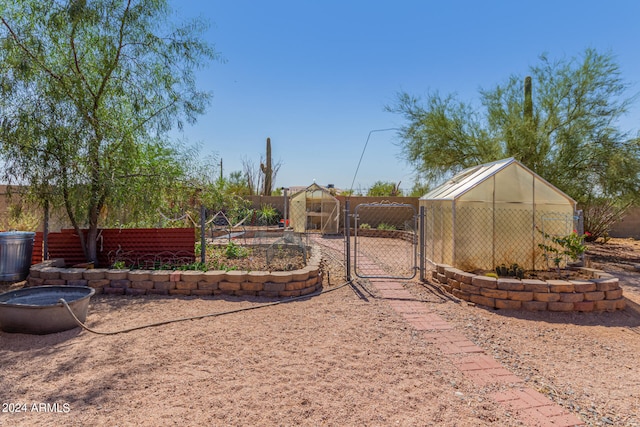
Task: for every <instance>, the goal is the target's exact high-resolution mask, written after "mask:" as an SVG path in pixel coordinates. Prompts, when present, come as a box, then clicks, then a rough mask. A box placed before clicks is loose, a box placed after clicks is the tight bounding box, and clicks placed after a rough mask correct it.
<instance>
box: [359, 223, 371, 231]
mask: <svg viewBox="0 0 640 427" xmlns="http://www.w3.org/2000/svg"><path fill="white" fill-rule="evenodd" d="M358 228H361V229H363V230H369V229H371V226H370V225H369V224H367V223H366V222H363V223H362V224H360V226H359V227H358Z"/></svg>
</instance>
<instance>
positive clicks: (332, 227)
mask: <svg viewBox="0 0 640 427" xmlns="http://www.w3.org/2000/svg"><path fill="white" fill-rule="evenodd" d="M289 215H290V218H291V228H292V229H293V231H294V232H296V233H306V232H307V231H320V232H321V233H322V234H337V233H338V231H339V226H340V202H339V201H338V199H336V198H335V197H333V196H332V195H331V193H329V191H327V190H326V189H324V188H323V187H321V186H319V185H318V184H316V183H313V184H311V185H310V186H309V187H307V188H306V189H305V190H303V191H300V192H298V193H297V194H294V195H293V196H292V198H291V202H290V203H289Z"/></svg>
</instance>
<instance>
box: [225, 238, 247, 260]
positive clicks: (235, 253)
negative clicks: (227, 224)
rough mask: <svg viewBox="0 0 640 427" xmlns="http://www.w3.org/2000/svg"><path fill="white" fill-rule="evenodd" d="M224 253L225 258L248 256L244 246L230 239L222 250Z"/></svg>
mask: <svg viewBox="0 0 640 427" xmlns="http://www.w3.org/2000/svg"><path fill="white" fill-rule="evenodd" d="M224 254H225V256H226V257H227V258H232V259H235V258H246V257H247V256H249V249H247V248H244V247H242V246H240V245H238V244H237V243H235V242H233V241H230V242H229V243H227V246H226V248H225V250H224Z"/></svg>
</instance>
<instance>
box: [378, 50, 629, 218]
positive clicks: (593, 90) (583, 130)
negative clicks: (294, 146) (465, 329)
mask: <svg viewBox="0 0 640 427" xmlns="http://www.w3.org/2000/svg"><path fill="white" fill-rule="evenodd" d="M530 73H531V79H530V80H529V79H526V80H525V79H523V78H522V77H521V76H515V75H514V76H511V77H510V78H509V79H508V80H507V82H506V83H504V84H501V85H498V86H496V87H495V88H493V89H490V90H483V91H481V92H480V100H481V103H482V106H483V107H484V108H483V109H476V108H474V107H472V106H471V105H470V104H466V103H463V102H460V101H458V100H457V99H456V97H455V96H453V95H449V96H444V97H443V96H440V95H439V94H438V93H432V94H429V95H428V96H427V97H426V99H425V100H424V102H423V100H421V99H419V98H417V97H414V96H411V95H409V94H407V93H400V94H399V96H398V100H397V103H396V104H395V105H392V106H390V107H387V109H388V110H389V111H391V112H394V113H398V114H400V115H402V116H403V117H404V118H405V120H406V124H405V125H404V126H403V128H402V130H401V131H400V137H401V139H402V142H401V147H402V149H403V153H404V156H405V157H406V159H407V160H408V161H409V162H411V163H413V164H414V166H415V167H416V169H417V171H418V172H419V173H420V174H421V175H422V176H423V177H425V178H427V179H428V180H429V181H435V180H440V179H442V178H443V177H446V176H448V175H450V174H452V173H454V172H457V171H459V170H462V169H464V168H467V167H471V166H475V165H477V164H480V163H485V162H490V161H494V160H498V159H501V158H505V157H515V158H516V159H518V160H520V161H521V162H522V163H523V164H525V165H526V166H527V167H529V168H530V169H532V170H533V171H534V172H536V173H538V174H539V175H540V176H542V177H543V178H545V179H546V180H547V181H549V182H551V183H552V184H554V185H555V186H556V187H558V188H560V189H561V190H563V191H564V192H566V193H567V194H568V195H570V196H571V197H573V198H574V199H575V200H576V201H578V202H579V203H580V204H581V206H583V207H585V211H587V210H588V209H587V208H588V207H589V206H592V205H594V204H600V203H601V202H602V201H606V200H616V201H619V205H621V206H624V205H627V204H628V203H629V202H630V201H633V200H634V199H635V200H636V201H637V200H638V198H639V196H638V195H639V194H640V179H639V175H640V139H639V138H638V137H637V136H635V137H634V136H633V135H631V131H630V130H627V131H623V130H620V129H619V128H618V120H619V119H620V118H621V117H622V116H623V115H624V114H625V113H626V112H627V110H628V107H629V105H630V103H631V102H633V97H632V96H629V95H627V90H628V89H629V84H628V83H626V82H625V81H624V80H623V78H622V77H621V74H620V68H619V66H618V65H617V64H616V62H615V61H614V59H613V57H612V55H611V54H600V53H598V52H596V51H595V50H593V49H587V50H586V51H585V52H584V54H583V55H582V57H581V58H571V59H561V60H557V61H553V60H550V59H549V58H548V57H546V56H544V55H543V56H541V57H540V63H539V64H538V65H536V66H533V67H531V68H530ZM523 82H524V89H525V90H523ZM532 86H533V90H532Z"/></svg>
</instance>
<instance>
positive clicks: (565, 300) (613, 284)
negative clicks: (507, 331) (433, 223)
mask: <svg viewBox="0 0 640 427" xmlns="http://www.w3.org/2000/svg"><path fill="white" fill-rule="evenodd" d="M577 270H580V271H582V272H583V273H585V274H586V275H587V276H588V277H589V278H588V279H585V280H546V281H544V280H537V279H522V280H520V279H515V278H498V279H496V278H494V277H488V276H479V275H476V274H473V273H468V272H465V271H462V270H459V269H457V268H453V267H451V266H449V265H446V264H436V270H434V271H433V272H432V278H433V280H435V281H437V282H439V283H440V284H442V286H443V287H444V288H445V289H446V290H447V292H449V293H451V294H453V295H454V296H455V297H457V298H460V299H462V300H465V301H470V302H473V303H475V304H479V305H483V306H485V307H491V308H502V309H509V310H529V311H582V312H591V311H616V310H623V309H624V308H625V299H624V298H623V296H622V289H621V288H620V284H619V281H618V278H617V277H614V276H613V275H611V274H609V273H605V272H604V271H601V270H596V269H593V268H584V267H579V268H577Z"/></svg>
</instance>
